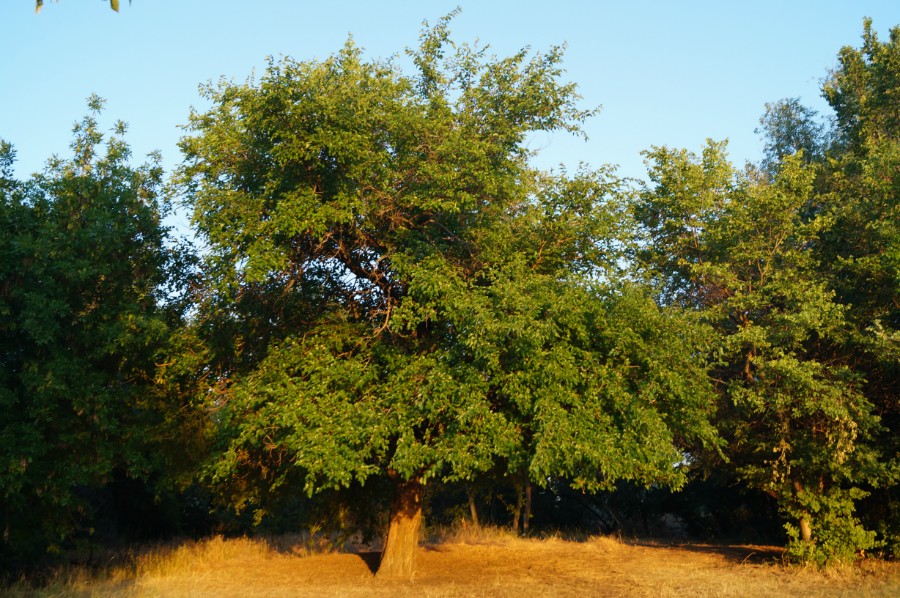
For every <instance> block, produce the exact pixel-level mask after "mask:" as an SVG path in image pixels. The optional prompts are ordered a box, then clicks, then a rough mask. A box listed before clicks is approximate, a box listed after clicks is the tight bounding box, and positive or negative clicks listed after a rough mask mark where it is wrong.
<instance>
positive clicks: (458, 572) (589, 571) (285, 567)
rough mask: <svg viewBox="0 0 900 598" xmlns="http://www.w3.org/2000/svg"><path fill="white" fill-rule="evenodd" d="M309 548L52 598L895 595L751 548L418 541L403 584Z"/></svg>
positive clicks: (123, 578) (123, 571)
mask: <svg viewBox="0 0 900 598" xmlns="http://www.w3.org/2000/svg"><path fill="white" fill-rule="evenodd" d="M316 552H321V546H318V547H317V546H312V545H311V544H310V542H309V541H308V539H307V540H302V541H301V540H297V539H294V540H292V541H287V540H285V539H277V540H274V541H273V540H269V541H268V542H265V541H261V540H247V539H232V540H223V539H221V538H215V539H212V540H207V541H204V542H199V543H188V544H181V545H171V546H169V547H165V548H157V549H154V550H152V551H147V552H143V553H142V554H141V555H139V556H137V557H136V558H135V560H134V561H133V563H132V565H131V566H129V567H119V568H113V569H109V570H107V571H105V572H104V573H101V574H97V573H93V574H87V573H85V572H84V571H83V570H81V571H80V572H79V571H74V572H73V571H69V572H68V573H66V574H65V575H64V576H61V577H59V578H58V579H57V581H56V582H54V584H53V586H52V587H48V588H46V589H45V590H44V591H42V592H39V593H38V595H40V594H44V595H53V596H167V597H168V596H201V597H202V596H214V597H216V598H226V597H229V596H235V597H240V598H254V597H263V596H266V597H278V596H348V597H354V596H382V597H390V598H401V597H412V596H417V597H418V596H422V597H438V596H498V597H515V598H525V597H526V596H541V597H544V596H578V597H584V596H654V597H655V596H679V597H685V598H686V597H688V596H691V597H693V596H765V597H766V598H775V597H777V596H854V597H866V596H884V597H888V596H892V597H893V596H900V564H897V563H883V562H879V561H873V560H866V561H863V563H862V564H861V565H857V566H853V567H843V568H838V569H831V570H828V571H824V572H821V571H816V570H812V569H809V568H798V567H792V566H788V565H784V564H783V563H781V560H780V551H779V550H778V549H776V548H773V547H759V546H706V545H664V544H651V543H643V542H638V541H622V540H619V539H612V538H603V537H598V538H589V539H585V540H581V541H573V540H565V539H560V538H549V539H519V538H515V537H512V536H509V535H503V534H494V535H493V536H491V535H490V534H488V535H482V536H480V537H475V538H470V539H465V540H460V539H452V538H450V539H446V540H443V541H441V542H435V543H426V544H423V545H422V546H421V547H420V552H419V555H418V572H417V573H416V575H415V577H414V578H413V579H412V580H411V581H383V580H376V579H375V578H374V575H373V571H374V569H375V568H376V567H377V563H378V556H379V555H378V553H377V552H366V551H365V550H364V549H363V550H358V551H354V552H333V553H329V554H315V553H316Z"/></svg>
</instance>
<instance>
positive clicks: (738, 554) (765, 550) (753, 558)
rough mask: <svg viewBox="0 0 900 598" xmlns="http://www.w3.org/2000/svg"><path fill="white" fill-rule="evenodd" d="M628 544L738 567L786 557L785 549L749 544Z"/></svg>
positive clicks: (777, 560)
mask: <svg viewBox="0 0 900 598" xmlns="http://www.w3.org/2000/svg"><path fill="white" fill-rule="evenodd" d="M628 543H629V544H631V545H633V546H641V547H644V548H657V549H660V550H678V551H684V552H693V553H696V554H712V555H718V556H721V557H722V558H724V559H725V560H726V561H728V562H729V563H733V564H738V565H744V564H752V565H765V564H771V563H780V562H781V561H782V559H783V557H784V549H782V548H779V547H777V546H756V545H749V544H681V543H672V544H662V543H659V542H652V541H651V542H648V541H631V542H628Z"/></svg>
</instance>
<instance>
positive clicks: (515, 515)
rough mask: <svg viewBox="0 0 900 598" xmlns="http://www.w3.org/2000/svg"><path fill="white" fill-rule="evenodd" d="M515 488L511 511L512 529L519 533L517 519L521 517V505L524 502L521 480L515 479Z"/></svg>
mask: <svg viewBox="0 0 900 598" xmlns="http://www.w3.org/2000/svg"><path fill="white" fill-rule="evenodd" d="M515 488H516V508H515V510H514V511H513V521H512V531H513V532H515V533H516V534H518V533H519V521H521V519H522V506H523V505H524V504H525V489H524V488H523V487H522V484H521V482H519V481H518V480H516V483H515Z"/></svg>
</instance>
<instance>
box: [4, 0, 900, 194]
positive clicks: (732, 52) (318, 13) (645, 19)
mask: <svg viewBox="0 0 900 598" xmlns="http://www.w3.org/2000/svg"><path fill="white" fill-rule="evenodd" d="M457 5H460V6H461V7H462V10H463V12H462V14H461V15H460V16H459V17H457V18H456V19H455V21H454V22H453V25H452V30H453V35H454V39H456V40H458V41H474V40H475V39H476V38H477V39H479V40H480V41H481V42H482V43H487V44H490V45H491V47H492V48H493V50H494V52H495V53H496V54H498V55H507V54H510V53H512V52H514V51H516V50H518V49H519V48H521V47H523V46H530V47H531V48H533V49H535V50H542V49H546V48H548V47H550V46H551V45H554V44H559V43H563V42H565V43H567V44H568V51H567V53H566V61H565V66H566V68H567V77H568V79H570V80H572V81H575V82H577V83H578V85H579V87H580V92H581V95H582V96H583V97H584V100H583V102H584V106H586V107H587V106H596V105H602V106H603V110H602V111H601V113H600V115H599V116H597V117H596V118H595V119H594V120H593V121H591V122H590V123H588V125H587V132H588V135H589V137H590V139H589V141H587V142H584V141H581V140H576V139H571V138H568V137H567V136H565V135H563V134H556V135H554V136H552V137H549V136H546V137H543V138H536V139H534V140H532V143H533V144H534V145H535V146H537V147H542V148H544V149H543V153H542V157H541V158H540V161H539V163H540V164H541V165H542V166H552V165H555V164H559V163H564V164H566V165H569V166H571V167H574V166H575V165H577V164H578V162H579V161H584V162H587V163H588V164H591V165H595V166H598V165H601V164H607V163H612V164H617V165H619V166H620V173H621V174H623V175H626V176H636V177H637V176H642V175H643V172H644V169H643V164H642V158H641V156H640V152H641V150H644V149H647V148H648V147H650V146H651V145H670V146H676V147H687V148H690V149H693V150H698V149H699V148H700V147H701V144H702V143H703V141H704V139H705V138H707V137H712V138H714V139H723V138H728V139H729V140H730V148H731V156H732V159H733V160H734V161H735V162H736V163H738V164H742V163H743V162H744V161H745V160H758V159H759V157H760V152H761V148H762V143H761V141H760V139H759V137H758V136H757V135H756V134H755V133H754V132H753V130H754V128H755V127H756V126H757V124H758V119H759V116H760V114H761V113H762V111H763V109H764V104H765V102H767V101H773V100H777V99H780V98H784V97H797V96H799V97H800V98H801V99H802V100H803V102H804V103H806V104H808V105H811V106H813V107H814V108H816V109H818V110H820V111H824V110H826V106H825V104H824V102H823V101H822V100H821V98H820V97H819V91H818V88H819V85H820V81H821V80H822V78H823V77H825V76H826V75H827V73H828V71H829V69H830V68H833V67H834V66H835V64H836V55H837V52H838V50H839V49H840V48H841V46H844V45H853V46H859V44H860V35H861V32H862V20H863V17H864V16H870V17H872V18H873V19H874V26H875V29H876V31H877V32H878V33H879V35H880V36H881V37H883V38H886V37H887V34H888V30H889V29H890V28H891V27H892V26H894V25H897V24H900V0H819V1H791V0H780V1H779V0H776V1H770V0H757V1H753V2H730V1H727V0H717V1H702V2H701V1H691V0H677V1H676V0H670V1H656V2H650V1H642V0H630V1H626V0H620V1H617V2H609V1H594V2H590V1H580V2H579V1H570V0H552V1H542V2H536V1H530V0H518V1H506V0H502V1H501V0H496V1H490V0H479V1H477V2H476V1H470V0H446V1H444V0H436V1H418V2H414V1H397V0H377V1H372V0H367V1H362V0H357V1H343V2H341V1H332V2H327V1H324V0H317V1H308V0H278V1H271V0H270V1H265V2H262V1H251V0H133V2H132V4H130V5H129V4H128V2H126V1H125V0H122V7H121V12H119V13H118V14H117V13H114V12H112V11H111V10H110V9H109V3H108V2H107V1H106V0H60V1H59V2H58V3H54V2H53V1H52V0H47V2H46V4H45V7H44V9H43V10H42V11H41V13H40V14H35V13H34V10H33V9H34V3H33V1H32V0H0V56H2V58H0V138H4V139H6V140H7V141H11V142H12V143H13V144H14V145H15V147H16V149H17V152H18V158H19V159H18V163H17V174H18V175H19V176H20V177H26V176H27V175H28V174H30V173H32V172H35V171H38V170H40V169H41V168H42V167H43V164H44V162H45V161H46V159H47V158H48V157H49V156H50V155H51V154H54V153H57V154H61V155H67V154H68V152H69V149H68V144H69V142H70V140H71V129H72V125H73V123H74V122H75V121H76V120H78V119H79V118H80V117H81V116H82V115H83V114H84V113H85V98H87V96H88V95H90V94H91V93H97V94H99V95H100V96H102V97H104V98H106V99H107V111H106V113H105V117H104V123H105V124H109V125H111V124H112V122H113V121H114V120H116V119H121V120H124V121H126V122H127V123H129V125H130V129H129V136H128V140H129V141H130V143H131V145H132V148H133V149H134V153H135V156H136V158H137V159H140V158H141V157H142V156H144V155H145V154H146V153H147V152H149V151H151V150H160V151H161V152H162V154H163V158H164V164H165V165H166V168H167V170H170V169H171V168H172V167H173V166H174V165H175V164H176V163H177V162H178V160H179V156H178V150H177V146H176V143H177V140H178V138H179V136H180V135H181V132H180V130H179V129H178V125H179V124H183V123H184V122H185V121H186V120H187V114H188V111H189V108H190V107H191V106H192V105H199V103H200V101H201V100H200V98H199V96H198V93H197V86H198V84H199V83H201V82H205V81H208V80H210V79H212V80H215V79H218V78H219V77H222V76H224V77H227V78H232V79H236V80H240V81H242V80H244V79H245V78H246V77H247V76H248V75H249V74H250V73H251V72H252V71H253V70H254V69H256V70H257V72H260V71H261V70H262V68H263V67H264V65H265V58H266V56H267V55H274V56H279V55H288V56H291V57H293V58H296V59H301V60H302V59H307V58H324V57H326V56H328V55H329V54H331V53H333V52H335V51H337V50H338V49H339V48H340V47H341V46H342V45H343V43H344V42H345V40H346V38H347V35H348V34H351V33H352V35H353V37H354V39H355V40H356V43H357V44H358V45H360V46H362V47H363V48H364V49H365V50H366V52H367V53H368V54H369V55H370V56H373V57H388V56H390V55H392V54H397V53H401V54H402V51H403V49H404V48H405V47H407V46H414V45H415V44H416V42H417V39H418V34H419V31H420V29H421V24H422V21H423V19H428V20H429V21H431V22H434V21H435V20H436V19H437V18H439V17H440V16H441V15H444V14H446V13H448V12H450V11H451V10H452V9H453V8H454V7H455V6H457Z"/></svg>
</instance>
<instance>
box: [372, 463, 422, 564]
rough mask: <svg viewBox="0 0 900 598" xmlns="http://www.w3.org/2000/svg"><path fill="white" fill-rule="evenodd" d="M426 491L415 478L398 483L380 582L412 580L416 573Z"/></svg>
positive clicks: (382, 554) (382, 556)
mask: <svg viewBox="0 0 900 598" xmlns="http://www.w3.org/2000/svg"><path fill="white" fill-rule="evenodd" d="M424 491H425V487H424V486H423V485H422V484H421V483H420V482H419V481H418V480H417V479H415V478H413V479H411V480H408V481H405V480H399V479H398V480H396V482H395V490H394V503H393V504H392V505H391V523H390V526H389V527H388V533H387V539H385V542H384V551H383V552H382V553H381V564H380V565H379V567H378V573H377V574H376V576H377V577H379V578H389V577H403V578H406V579H410V578H412V576H413V573H415V570H416V552H417V549H418V546H419V530H420V529H421V528H422V496H423V494H424Z"/></svg>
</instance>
